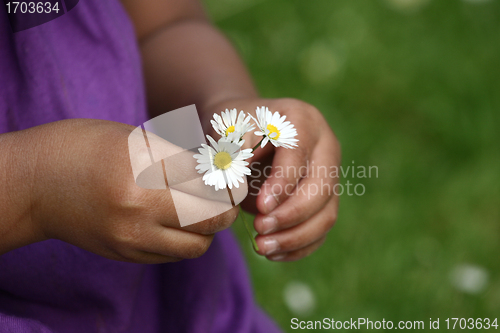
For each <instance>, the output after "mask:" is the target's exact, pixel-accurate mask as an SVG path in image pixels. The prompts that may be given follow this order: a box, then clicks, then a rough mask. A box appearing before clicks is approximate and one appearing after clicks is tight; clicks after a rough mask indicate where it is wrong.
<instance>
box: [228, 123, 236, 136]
mask: <svg viewBox="0 0 500 333" xmlns="http://www.w3.org/2000/svg"><path fill="white" fill-rule="evenodd" d="M233 132H234V125H232V126H229V127H228V128H227V129H226V136H228V135H229V133H233Z"/></svg>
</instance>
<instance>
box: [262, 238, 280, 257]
mask: <svg viewBox="0 0 500 333" xmlns="http://www.w3.org/2000/svg"><path fill="white" fill-rule="evenodd" d="M279 249H280V244H279V243H278V241H277V240H276V239H274V238H268V239H266V240H265V241H264V251H265V254H266V256H268V255H270V254H273V253H276V252H277V251H278V250H279Z"/></svg>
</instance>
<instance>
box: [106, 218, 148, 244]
mask: <svg viewBox="0 0 500 333" xmlns="http://www.w3.org/2000/svg"><path fill="white" fill-rule="evenodd" d="M110 229H111V230H110V233H111V238H112V243H113V244H115V245H116V247H117V249H118V250H120V249H129V248H134V247H136V246H137V245H138V244H139V243H140V239H141V237H140V235H141V229H142V228H141V226H140V223H139V222H135V223H123V221H121V223H120V222H117V223H115V224H114V225H113V226H112V227H111V228H110Z"/></svg>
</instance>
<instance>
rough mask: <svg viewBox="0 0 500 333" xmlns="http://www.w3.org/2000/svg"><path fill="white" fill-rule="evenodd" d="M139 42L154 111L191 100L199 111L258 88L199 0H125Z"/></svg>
mask: <svg viewBox="0 0 500 333" xmlns="http://www.w3.org/2000/svg"><path fill="white" fill-rule="evenodd" d="M123 1H124V5H125V8H126V9H127V11H128V12H129V14H130V16H131V18H132V21H133V23H134V25H135V29H136V34H137V38H138V40H139V43H140V47H141V52H142V57H143V65H144V73H145V80H146V87H147V96H148V107H149V112H150V115H151V116H152V117H154V116H157V115H159V114H162V113H164V112H166V111H170V110H172V109H175V108H178V107H182V106H185V105H189V104H196V105H197V107H198V110H199V111H200V112H203V111H207V110H209V111H212V110H210V106H213V105H215V104H218V103H220V102H222V101H225V100H230V99H236V98H253V97H256V96H257V92H256V90H255V88H254V86H253V83H252V80H251V79H250V76H249V74H248V72H247V70H246V68H245V66H244V64H243V62H242V61H241V60H240V57H239V56H238V54H237V52H236V51H235V50H234V48H233V47H232V45H231V44H230V43H229V42H228V40H227V39H226V38H225V37H224V36H223V35H222V34H221V33H220V32H219V31H218V30H217V29H216V28H215V27H214V26H213V25H212V24H211V23H210V22H209V20H208V18H207V17H206V15H205V13H204V12H203V8H202V6H201V5H200V3H199V2H198V1H196V0H183V1H182V2H175V1H174V2H169V1H165V0H151V1H148V2H140V4H141V5H139V2H136V1H127V0H123Z"/></svg>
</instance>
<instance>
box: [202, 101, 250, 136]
mask: <svg viewBox="0 0 500 333" xmlns="http://www.w3.org/2000/svg"><path fill="white" fill-rule="evenodd" d="M237 113H238V111H237V110H236V109H232V110H231V111H229V110H228V109H226V111H222V113H221V115H222V116H219V115H218V114H217V113H214V119H215V121H214V120H211V121H210V123H211V124H212V126H213V128H214V130H215V131H216V132H217V133H219V134H220V136H222V137H227V138H228V139H229V140H230V141H239V140H241V137H242V136H243V135H245V133H247V132H249V131H251V130H253V129H254V128H255V126H253V124H251V123H250V116H246V115H245V112H243V111H240V114H237Z"/></svg>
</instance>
